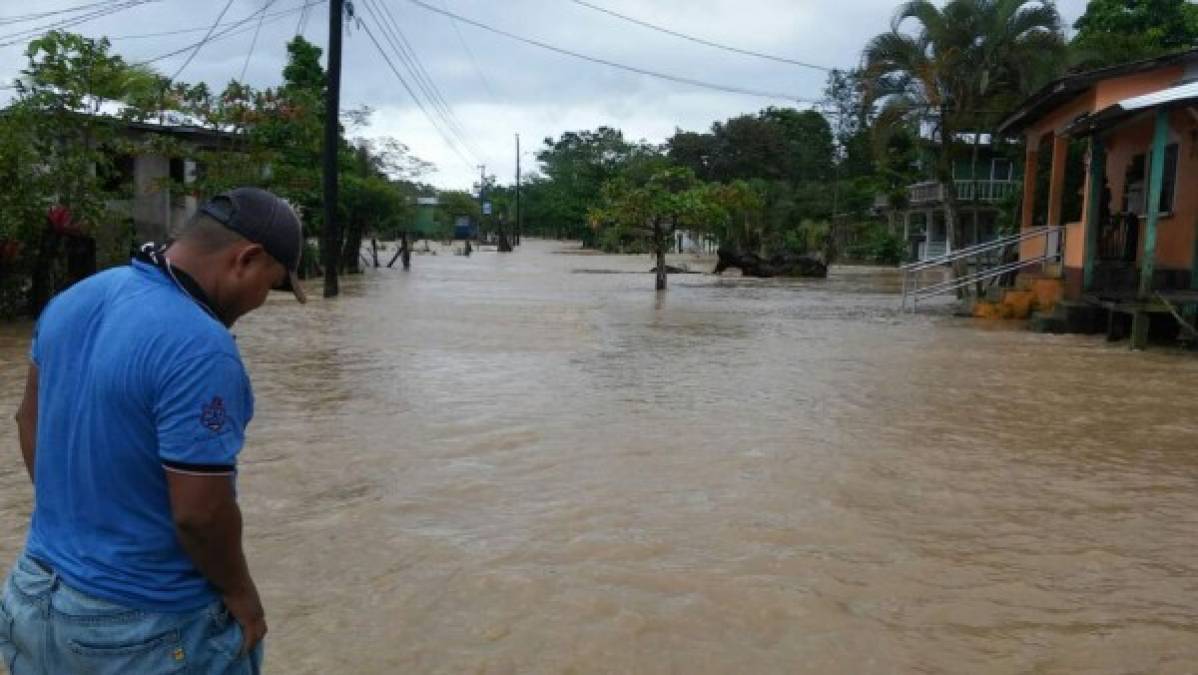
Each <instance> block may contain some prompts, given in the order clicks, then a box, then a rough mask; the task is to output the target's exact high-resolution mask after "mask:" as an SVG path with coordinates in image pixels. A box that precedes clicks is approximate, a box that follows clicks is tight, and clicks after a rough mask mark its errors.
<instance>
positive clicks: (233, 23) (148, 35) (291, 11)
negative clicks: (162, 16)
mask: <svg viewBox="0 0 1198 675" xmlns="http://www.w3.org/2000/svg"><path fill="white" fill-rule="evenodd" d="M326 1H327V0H317V1H316V2H309V3H308V4H305V5H302V6H300V7H293V8H291V9H284V10H280V11H278V12H271V13H269V14H264V15H263V18H264V19H274V18H276V17H280V16H286V15H290V14H295V13H296V12H299V11H303V10H305V9H307V8H308V7H312V6H315V5H319V4H321V3H324V2H326ZM271 4H274V3H273V2H272V3H271ZM243 23H245V19H238V20H236V21H226V22H224V23H222V24H220V26H218V27H219V28H225V27H228V26H240V25H242V24H243ZM206 30H208V27H207V26H196V27H194V28H180V29H178V30H164V31H160V32H157V33H136V34H132V35H110V36H108V39H109V40H114V41H115V40H144V39H147V38H156V37H168V36H171V35H184V34H187V33H202V32H204V31H206Z"/></svg>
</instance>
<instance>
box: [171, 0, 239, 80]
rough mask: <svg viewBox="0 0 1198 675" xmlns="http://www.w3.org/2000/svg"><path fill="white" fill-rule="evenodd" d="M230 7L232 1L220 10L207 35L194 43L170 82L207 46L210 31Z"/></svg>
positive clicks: (210, 34)
mask: <svg viewBox="0 0 1198 675" xmlns="http://www.w3.org/2000/svg"><path fill="white" fill-rule="evenodd" d="M232 6H233V0H228V1H227V2H226V3H225V8H224V9H222V10H221V11H220V14H218V15H217V16H216V21H213V22H212V27H211V28H209V29H208V33H207V34H205V35H204V39H202V40H200V41H199V42H197V43H196V46H195V49H194V50H192V52H191V54H190V55H188V57H187V60H186V61H184V62H183V65H181V66H179V69H178V70H176V71H175V74H174V75H171V78H170V79H171V81H174V80H175V79H176V78H177V77H179V74H180V73H182V72H183V70H184V69H185V68H187V66H189V65H191V60H192V59H194V58H195V57H196V54H199V53H200V49H202V48H203V47H204V45H206V44H208V39H209V38H211V37H212V31H214V30H216V27H217V25H218V24H220V20H221V19H223V18H225V12H227V11H229V8H230V7H232Z"/></svg>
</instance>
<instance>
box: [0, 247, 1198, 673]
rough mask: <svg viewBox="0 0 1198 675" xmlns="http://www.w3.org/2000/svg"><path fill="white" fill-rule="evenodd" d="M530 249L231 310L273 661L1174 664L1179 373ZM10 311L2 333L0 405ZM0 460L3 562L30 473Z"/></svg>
mask: <svg viewBox="0 0 1198 675" xmlns="http://www.w3.org/2000/svg"><path fill="white" fill-rule="evenodd" d="M556 247H557V245H555V244H549V243H540V242H528V243H526V245H525V246H524V247H522V250H520V251H519V252H518V253H516V254H514V255H510V256H500V255H495V254H487V253H484V254H478V255H475V256H473V257H470V258H462V257H454V256H450V255H444V254H443V255H440V256H418V257H416V258H414V260H413V270H412V271H410V272H408V273H404V272H402V271H399V270H381V271H371V272H370V273H369V274H367V275H366V276H364V277H362V278H358V279H349V280H346V282H345V284H344V286H345V295H344V297H342V298H341V299H339V300H337V301H336V302H322V301H319V300H316V301H314V302H313V303H311V304H310V305H308V306H307V307H304V308H302V309H300V308H298V307H296V306H295V305H294V303H293V302H290V301H288V300H287V299H285V298H282V297H280V298H277V299H272V300H271V303H270V304H269V305H268V307H267V308H266V309H265V310H263V311H261V312H259V313H257V314H255V315H252V316H250V317H249V318H247V319H246V320H245V321H244V323H243V324H242V325H239V326H238V330H237V332H238V335H239V343H240V345H241V347H242V349H243V350H244V354H245V357H246V361H247V363H248V365H249V369H250V372H251V374H252V376H253V379H254V385H255V389H256V392H257V398H258V417H257V418H256V419H255V421H254V423H253V425H252V427H251V433H250V442H249V445H248V447H247V448H246V450H245V453H244V470H243V473H242V479H241V481H242V482H241V494H242V498H243V500H244V508H245V511H246V521H247V528H248V529H247V537H248V552H249V555H250V557H251V562H252V565H253V568H254V570H255V571H256V576H257V577H258V579H259V583H260V584H261V586H262V590H263V592H264V594H265V597H266V601H267V604H268V615H269V618H270V623H271V635H270V638H269V646H268V666H269V668H270V670H271V671H272V672H278V673H327V672H354V673H357V672H362V673H392V672H438V673H440V672H444V673H460V672H471V673H475V672H477V673H526V672H546V673H551V672H552V673H557V672H575V673H589V672H678V673H697V672H712V673H728V672H749V673H764V672H819V673H832V672H844V673H861V672H911V671H917V672H1027V671H1060V670H1073V671H1086V672H1112V673H1115V672H1130V671H1136V672H1150V671H1151V672H1160V671H1165V672H1187V671H1189V670H1191V669H1192V668H1193V665H1194V664H1195V663H1198V639H1195V638H1196V633H1198V603H1195V602H1194V593H1195V592H1196V591H1198V585H1196V582H1195V579H1196V578H1198V562H1196V560H1198V557H1196V556H1195V547H1194V532H1195V526H1196V525H1198V489H1196V488H1198V485H1196V483H1198V480H1196V478H1198V458H1196V455H1195V446H1196V445H1198V444H1196V443H1195V438H1196V432H1198V415H1195V412H1196V410H1198V406H1196V401H1195V396H1196V393H1198V361H1196V360H1194V359H1193V358H1188V357H1185V356H1181V355H1176V354H1169V353H1165V352H1160V351H1156V352H1148V353H1142V354H1133V353H1130V352H1128V351H1126V347H1125V346H1113V347H1112V346H1108V345H1106V344H1105V343H1103V342H1102V341H1101V340H1095V339H1092V338H1076V337H1053V336H1041V335H1034V334H1031V333H1027V332H1023V331H1018V330H1011V329H1007V328H1005V327H996V326H994V325H986V324H978V323H973V322H969V321H963V320H957V319H949V318H947V317H944V316H939V315H927V314H921V315H917V316H911V315H904V314H900V313H898V312H897V311H896V309H895V308H896V305H897V299H896V297H895V295H894V293H895V292H896V291H897V289H898V284H899V279H898V277H897V276H896V275H894V274H893V273H887V272H879V271H876V270H863V269H853V268H844V269H835V270H834V271H833V275H832V277H831V278H830V279H828V280H826V281H824V280H799V281H793V280H792V281H785V280H750V279H732V278H726V279H720V278H716V277H711V276H706V275H679V276H674V277H671V287H670V290H669V292H668V293H667V294H666V295H664V296H657V295H656V294H655V293H654V292H653V291H652V283H653V280H652V276H651V275H649V274H644V273H643V272H644V270H647V269H648V268H649V267H650V266H651V264H650V263H649V262H648V260H647V258H617V257H606V256H573V255H555V254H553V253H552V251H553V250H555V248H556ZM596 269H603V270H610V271H624V272H640V273H638V274H631V273H629V274H576V273H573V272H574V271H576V270H596ZM28 332H29V326H28V325H16V326H11V325H10V326H4V327H2V328H0V411H6V410H11V409H12V407H13V406H15V404H16V399H17V397H18V395H19V387H20V382H21V377H22V372H23V368H24V364H23V362H24V352H25V350H26V349H27V340H28V337H27V336H28ZM3 414H4V416H5V419H7V418H8V415H9V413H7V412H4V413H3ZM0 451H2V452H3V455H4V457H6V458H7V459H5V460H4V461H3V462H0V554H2V556H3V558H4V560H6V561H8V560H11V559H12V558H13V557H14V556H15V555H16V552H17V550H18V549H19V546H20V544H21V541H22V538H23V535H24V529H25V524H26V518H27V514H28V510H29V503H30V499H31V495H30V490H29V488H28V486H27V485H26V484H25V482H24V479H23V472H22V470H21V469H20V460H19V458H18V454H17V447H16V441H15V433H8V434H5V436H4V439H3V441H2V442H0Z"/></svg>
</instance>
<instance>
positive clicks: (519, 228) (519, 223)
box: [516, 134, 524, 246]
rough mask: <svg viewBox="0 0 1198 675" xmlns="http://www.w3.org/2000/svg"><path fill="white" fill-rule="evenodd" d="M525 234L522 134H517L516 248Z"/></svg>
mask: <svg viewBox="0 0 1198 675" xmlns="http://www.w3.org/2000/svg"><path fill="white" fill-rule="evenodd" d="M523 233H524V220H523V218H522V217H521V213H520V134H516V246H519V245H520V235H521V234H523Z"/></svg>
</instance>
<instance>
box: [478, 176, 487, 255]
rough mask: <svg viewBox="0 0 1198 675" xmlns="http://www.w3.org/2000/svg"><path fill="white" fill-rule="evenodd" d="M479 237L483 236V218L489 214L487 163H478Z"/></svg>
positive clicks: (480, 238)
mask: <svg viewBox="0 0 1198 675" xmlns="http://www.w3.org/2000/svg"><path fill="white" fill-rule="evenodd" d="M478 173H479V177H478V238H479V240H480V241H481V240H482V236H483V218H485V217H486V215H487V211H486V210H487V165H486V164H479V165H478Z"/></svg>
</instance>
